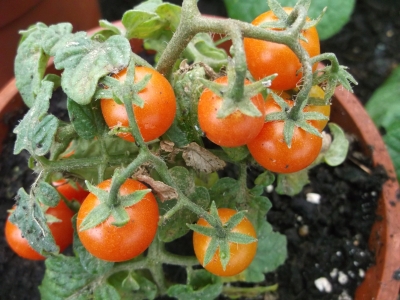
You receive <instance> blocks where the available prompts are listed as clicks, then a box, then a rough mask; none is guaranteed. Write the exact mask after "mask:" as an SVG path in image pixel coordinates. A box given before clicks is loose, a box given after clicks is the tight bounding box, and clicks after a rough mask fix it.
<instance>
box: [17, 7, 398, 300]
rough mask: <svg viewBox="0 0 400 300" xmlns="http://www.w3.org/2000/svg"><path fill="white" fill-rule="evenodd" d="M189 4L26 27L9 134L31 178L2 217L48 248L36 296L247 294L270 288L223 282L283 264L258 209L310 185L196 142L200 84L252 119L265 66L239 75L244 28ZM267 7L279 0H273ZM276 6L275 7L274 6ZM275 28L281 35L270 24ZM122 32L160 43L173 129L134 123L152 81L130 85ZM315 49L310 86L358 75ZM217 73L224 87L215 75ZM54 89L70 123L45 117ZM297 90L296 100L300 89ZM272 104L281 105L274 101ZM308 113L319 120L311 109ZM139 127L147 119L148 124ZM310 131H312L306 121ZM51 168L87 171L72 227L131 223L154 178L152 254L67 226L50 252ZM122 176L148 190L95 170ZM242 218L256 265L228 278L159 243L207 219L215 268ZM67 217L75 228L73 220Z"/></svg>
mask: <svg viewBox="0 0 400 300" xmlns="http://www.w3.org/2000/svg"><path fill="white" fill-rule="evenodd" d="M195 2H196V1H185V3H186V12H185V13H181V7H179V6H176V5H173V4H170V3H164V2H162V1H161V0H148V1H144V2H142V3H141V4H140V5H138V6H136V7H135V8H134V9H132V10H129V11H127V12H126V13H125V14H124V16H123V18H122V24H123V25H124V28H119V27H117V26H116V25H114V24H112V23H110V22H107V21H104V20H103V21H101V22H100V25H101V30H100V31H99V32H97V33H95V34H94V35H93V36H88V34H87V33H85V32H77V33H72V31H73V30H72V25H71V24H69V23H61V24H57V25H52V26H46V25H44V24H42V23H38V24H36V25H34V26H32V27H30V28H28V29H27V30H26V31H23V32H22V38H21V43H20V46H19V50H18V54H17V57H16V60H15V70H16V71H15V76H16V81H17V87H18V89H19V90H20V93H21V95H22V97H23V99H24V101H25V103H26V104H27V105H28V107H29V108H30V109H29V111H28V112H27V114H26V115H25V116H24V118H23V119H22V121H21V122H20V123H19V124H18V126H17V127H16V128H15V129H14V132H15V133H16V135H17V138H16V142H15V148H14V153H15V154H19V153H20V152H22V151H23V150H27V151H28V152H29V154H30V155H31V158H30V159H29V166H30V167H31V168H32V169H33V170H34V171H35V173H37V174H39V175H38V178H37V181H35V184H34V185H33V186H32V188H31V190H30V193H29V194H28V193H27V192H26V191H25V190H24V189H22V188H21V189H20V190H19V191H18V196H17V200H18V205H17V208H16V209H15V211H14V212H13V213H12V214H11V216H10V220H11V222H13V223H15V224H17V225H18V227H19V228H20V229H21V231H22V233H23V235H24V236H25V237H26V238H27V239H28V241H29V243H30V245H32V247H33V248H34V249H35V250H37V251H38V252H39V253H41V254H43V255H46V256H49V258H48V259H47V260H46V273H45V276H44V279H43V282H42V284H41V286H40V293H41V296H42V298H43V299H66V298H67V299H154V298H156V297H157V296H160V295H165V294H168V295H169V296H170V297H175V298H177V299H214V298H216V297H218V295H219V294H221V292H223V291H225V292H226V294H227V295H232V296H234V295H236V296H237V295H247V296H249V295H257V294H259V293H264V292H267V291H270V290H273V289H276V285H273V286H271V287H266V286H257V287H251V288H248V289H247V288H246V289H245V290H238V289H234V287H233V289H232V287H231V286H228V285H226V282H230V281H245V282H248V283H251V282H253V283H260V282H262V281H263V279H264V274H265V273H266V272H272V271H274V270H275V269H276V268H277V267H278V266H279V265H281V264H283V263H284V261H285V259H286V256H287V252H286V246H287V245H286V243H287V242H286V237H285V236H284V235H282V234H280V233H278V232H274V231H273V229H272V226H271V225H270V224H269V223H268V221H267V219H266V215H267V213H268V211H269V210H270V208H271V206H272V204H271V202H270V201H269V199H268V198H267V197H265V192H264V191H265V188H266V187H268V186H270V185H272V184H276V185H277V187H276V190H277V191H278V193H283V194H286V195H295V194H296V193H298V192H299V191H300V190H301V189H302V188H303V187H304V185H305V184H306V183H307V182H308V176H307V170H303V171H301V172H298V173H296V174H285V175H282V174H278V175H276V174H273V173H272V172H270V171H267V170H263V171H260V172H259V174H258V175H257V177H256V179H255V180H254V182H253V183H251V184H250V183H249V177H250V176H249V168H251V169H252V170H253V169H257V168H258V167H257V168H253V167H254V165H252V164H253V163H254V161H253V160H252V158H251V157H250V155H249V151H248V149H247V147H246V146H242V147H236V148H225V147H217V146H216V145H212V144H211V145H210V142H209V141H206V139H205V138H204V136H205V135H204V133H203V132H202V130H201V129H200V126H199V123H198V116H197V105H198V99H199V97H200V94H201V93H202V91H203V90H204V88H205V86H207V87H209V88H210V89H212V90H213V91H214V92H215V94H216V95H218V96H220V97H221V98H223V99H224V101H223V104H222V107H221V108H219V110H218V117H221V118H223V117H226V116H228V115H231V114H234V113H235V112H236V111H237V110H240V111H242V112H244V113H245V114H247V115H249V116H259V115H260V114H261V112H260V111H259V110H258V109H257V108H256V106H255V105H254V104H253V103H252V102H251V101H250V98H251V97H252V96H253V95H255V94H258V93H262V94H263V95H266V94H267V88H268V86H269V85H268V84H269V81H270V80H271V79H272V77H273V76H275V75H272V77H266V78H264V79H263V80H259V81H256V82H253V83H251V84H248V85H246V86H244V85H241V84H240V83H241V81H242V80H243V79H244V77H245V74H246V71H247V69H246V61H245V59H244V53H242V52H241V51H240V50H242V47H241V46H242V45H241V41H242V34H244V33H245V32H247V31H248V30H250V31H251V30H252V28H251V26H249V25H248V24H244V23H241V22H232V20H226V19H224V20H223V21H222V20H220V19H213V20H214V21H212V22H211V21H210V19H201V21H199V22H192V20H194V19H196V18H197V17H198V18H201V15H200V13H199V12H198V11H197V7H195V4H196V3H195ZM225 3H226V4H227V7H228V10H229V12H230V14H237V12H238V11H242V12H246V11H247V13H250V14H255V13H257V14H259V13H260V10H261V8H263V7H264V6H263V5H264V4H265V0H263V3H259V5H254V3H255V1H253V2H252V1H250V2H249V1H247V2H246V1H239V2H235V1H229V0H226V1H225ZM250 3H251V5H250ZM269 3H270V4H271V3H272V4H274V3H275V5H278V4H277V3H276V2H274V1H272V0H270V1H269ZM309 3H310V2H309V0H300V4H301V5H305V6H307V7H308V5H309ZM321 3H323V2H322V1H321ZM321 3H320V4H321ZM338 3H342V2H341V1H340V2H338ZM349 3H351V5H347V6H346V5H343V4H340V5H341V7H349V6H351V7H352V5H353V1H350V2H349ZM232 4H234V6H236V7H235V8H234V7H233V6H232ZM282 4H283V2H282ZM321 5H322V4H321ZM333 5H334V4H332V7H334V6H333ZM335 5H336V4H335ZM189 6H193V7H189ZM184 7H185V6H184ZM188 7H189V9H188ZM315 7H317V6H314V7H313V6H312V7H311V10H310V12H311V14H312V13H313V10H318V11H320V10H321V9H322V8H321V7H319V6H318V9H316V8H315ZM235 9H237V10H236V11H235ZM253 9H255V10H254V11H253ZM256 10H257V11H256ZM278 11H281V12H282V9H278ZM328 11H329V10H328ZM338 11H339V10H338ZM342 14H343V12H342ZM247 17H248V16H247ZM197 20H198V19H197ZM217 20H218V21H217ZM185 22H186V23H185ZM227 22H228V23H227ZM229 22H231V23H229ZM192 23H193V24H192ZM332 23H335V24H337V23H338V22H332ZM216 24H217V25H216ZM320 24H323V23H322V21H321V23H320ZM196 26H197V27H196ZM319 26H321V25H319ZM249 28H250V29H249ZM253 30H254V28H253ZM298 30H300V29H298ZM213 32H214V33H218V34H223V35H224V34H228V35H229V34H231V35H232V36H231V38H232V39H233V40H234V44H235V54H234V55H233V56H232V57H228V55H227V53H226V52H225V50H221V49H219V48H218V47H216V45H215V43H214V41H213V38H212V37H213V35H212V33H213ZM327 32H328V31H327ZM210 33H211V34H210ZM295 33H296V32H295ZM274 34H278V35H279V32H278V31H277V32H274ZM296 34H297V33H296ZM327 34H328V33H327ZM329 34H332V32H330V33H329ZM131 38H141V39H144V45H145V47H146V48H147V49H155V50H156V51H157V54H156V56H155V60H156V62H158V63H157V66H156V69H157V70H158V71H159V72H160V73H162V74H163V75H164V76H165V77H166V78H167V79H168V80H169V82H170V84H171V86H172V88H173V89H174V92H175V95H176V102H177V111H176V117H175V120H174V123H173V125H172V126H171V127H170V129H169V130H168V131H167V132H166V133H165V134H164V135H163V136H161V137H159V139H156V140H153V141H150V142H146V143H145V142H144V141H143V139H140V131H141V128H140V129H139V126H138V124H137V122H136V119H135V115H136V114H137V112H135V111H133V110H131V109H130V108H131V107H132V105H133V106H136V107H139V108H143V107H144V105H145V101H144V99H142V98H141V97H139V96H138V92H141V91H143V92H146V89H148V88H149V87H148V82H149V79H150V77H149V76H147V77H144V78H143V79H142V80H141V81H139V82H136V83H133V82H134V81H133V79H134V70H135V66H137V65H146V66H148V67H151V66H149V65H148V63H147V62H145V61H144V60H143V59H142V58H140V57H139V56H137V55H136V54H134V53H132V51H131V46H130V43H129V40H130V39H131ZM270 38H274V36H272V35H271V36H269V35H266V36H263V39H270ZM288 40H289V41H286V42H288V43H289V42H290V43H297V41H296V39H292V38H291V37H290V38H288ZM296 45H297V44H295V46H296ZM177 49H178V50H179V51H178V50H177ZM50 58H53V59H54V65H55V67H56V69H58V70H62V75H61V76H58V75H55V74H47V75H45V68H46V65H47V64H48V62H49V59H50ZM314 59H315V60H316V61H315V62H317V61H320V60H326V59H327V60H330V61H331V62H332V64H331V65H330V66H328V67H326V68H325V69H324V70H323V72H320V73H319V74H314V78H312V76H311V74H310V76H309V78H308V79H309V80H308V83H309V85H310V84H311V82H312V80H314V83H321V84H323V85H324V86H326V87H327V93H326V95H327V96H326V97H329V96H330V93H331V92H332V90H333V89H334V88H335V87H336V85H337V84H342V85H343V86H344V87H345V88H348V89H350V90H351V83H352V82H354V79H353V78H352V77H351V76H350V75H349V74H348V73H347V71H346V70H345V68H343V67H342V66H339V64H338V62H337V60H336V58H335V57H334V56H332V55H331V56H322V55H321V56H318V57H316V58H314ZM311 63H314V61H311V60H310V61H305V64H311ZM126 67H128V71H127V77H126V78H127V79H126V80H125V81H124V82H120V81H119V80H117V79H116V78H114V77H113V76H111V75H112V74H116V73H117V72H118V71H120V70H121V69H123V68H126ZM226 73H227V75H228V76H227V77H228V85H223V86H222V85H219V84H215V83H212V81H213V80H214V79H215V78H217V77H220V76H222V75H225V74H226ZM305 73H306V72H305ZM304 85H307V83H306V82H305V83H304ZM59 87H61V88H62V89H63V91H64V92H65V93H66V94H67V97H68V100H67V110H68V114H69V117H70V122H64V121H61V120H59V119H58V118H57V117H56V116H53V115H51V114H49V113H48V110H49V107H50V100H51V97H52V94H53V91H54V90H55V89H57V88H59ZM302 88H303V87H301V89H302ZM103 98H107V99H109V98H113V99H114V101H115V102H116V103H117V104H125V105H127V106H126V110H125V112H127V113H128V114H129V130H131V131H132V132H133V133H134V136H135V142H134V143H131V142H127V141H125V140H122V139H120V138H119V137H117V136H115V133H116V132H117V131H118V129H116V128H108V126H107V125H106V123H105V120H104V117H103V115H102V112H101V105H100V101H99V99H103ZM299 99H300V100H299ZM297 100H298V102H301V101H302V100H301V97H298V99H297ZM306 100H307V99H306ZM303 101H304V100H303ZM281 103H283V105H286V104H285V103H284V102H283V100H281ZM303 103H304V104H305V103H306V102H303ZM128 104H129V105H128ZM130 104H132V105H130ZM371 105H372V104H371ZM282 108H285V107H282ZM156 109H158V108H156ZM283 110H284V109H283ZM294 111H295V110H294ZM395 116H397V113H395V112H393V115H392V119H393V120H394V119H396V118H395ZM306 117H307V118H311V119H312V117H318V116H316V115H315V114H314V115H312V114H308V115H306ZM288 118H289V117H288ZM300 119H301V118H300ZM384 119H385V120H387V118H386V117H384ZM294 120H295V118H292V119H290V120H289V121H288V123H289V125H290V124H291V125H293V126H291V128H292V129H293V128H294V126H297V125H298V123H296V122H295V121H294ZM302 120H303V121H304V122H303V123H304V124H303V123H302V124H300V125H302V126H301V127H302V128H303V127H307V126H308V125H307V123H306V120H308V119H306V118H304V119H302ZM300 125H299V126H300ZM144 126H149V127H151V126H152V124H145V125H144ZM396 126H397V125H396ZM117 127H118V126H117ZM309 127H311V125H309ZM329 128H330V132H331V134H332V135H333V142H332V144H331V146H330V147H329V148H328V149H326V150H325V152H323V153H321V155H320V157H319V159H318V161H317V162H318V163H319V162H322V161H324V162H326V163H328V164H329V165H332V166H335V165H338V164H340V163H341V162H342V161H343V160H344V158H345V156H346V152H347V147H348V142H347V140H346V139H345V136H344V133H343V131H342V130H341V129H340V128H338V127H337V126H336V125H334V124H331V125H329ZM385 128H386V129H387V135H386V137H385V138H386V141H387V143H388V144H389V145H392V149H394V150H395V151H399V150H398V149H399V148H398V147H397V145H398V144H397V143H398V140H399V130H398V127H395V125H394V123H393V124H392V123H391V122H387V123H385ZM309 130H314V131H316V129H315V128H311V129H310V128H309ZM317 134H319V133H318V132H317ZM138 137H139V138H138ZM396 147H397V148H396ZM317 162H316V163H317ZM217 172H218V173H217ZM55 174H57V175H59V176H62V177H66V178H68V179H69V178H71V179H73V180H76V181H78V182H83V181H85V182H86V186H87V187H88V189H89V191H90V192H91V193H92V194H95V195H96V196H97V197H98V199H99V200H100V204H99V205H98V206H97V207H96V208H95V209H94V210H92V212H91V213H90V214H89V216H88V217H86V219H85V220H83V222H82V223H81V228H80V230H87V229H89V228H92V227H94V226H96V225H99V224H100V223H101V222H103V221H105V220H106V219H107V218H108V217H110V216H112V217H113V219H114V223H113V225H115V226H124V225H125V224H126V222H128V221H132V222H135V221H136V220H135V219H133V220H131V219H130V218H129V217H130V216H129V215H128V213H127V212H126V210H125V209H124V208H125V207H128V206H131V205H133V204H135V203H137V202H138V201H141V199H143V197H144V195H145V194H146V193H148V192H149V191H150V188H151V189H152V191H153V193H154V195H156V197H157V198H158V200H159V201H158V202H159V211H160V214H161V217H160V222H159V228H158V232H157V237H156V238H155V239H154V240H153V243H152V244H151V245H150V247H149V248H148V250H147V251H146V252H145V253H143V254H141V255H139V256H138V257H136V258H134V259H132V260H129V261H125V262H122V263H112V262H107V261H103V260H101V259H98V258H97V257H95V256H93V255H92V254H91V253H89V252H88V251H87V250H86V249H85V247H84V246H83V244H82V243H81V241H80V240H79V236H78V234H77V229H76V228H74V241H73V251H74V256H64V255H60V254H58V250H59V249H58V247H57V245H56V244H55V241H54V238H53V237H52V234H51V232H50V230H49V227H48V225H47V222H46V214H45V209H46V208H47V207H48V206H52V207H54V206H56V205H57V204H58V202H59V201H60V195H59V194H58V192H57V191H56V189H55V188H54V187H53V186H52V185H51V184H50V183H49V182H50V178H52V177H53V176H54V175H55ZM222 174H224V175H222ZM220 176H221V177H222V178H220ZM223 176H225V177H223ZM131 177H132V178H137V179H138V180H140V181H143V182H145V183H146V184H148V186H149V189H145V190H140V191H138V192H136V193H132V194H130V195H126V196H121V195H120V193H118V191H117V190H113V189H111V190H112V191H114V192H116V193H115V194H113V195H111V192H110V191H105V190H101V189H99V188H97V187H95V184H96V183H98V182H100V181H103V180H105V179H109V178H113V181H114V180H115V181H114V182H117V183H121V182H124V181H125V180H126V179H127V178H131ZM249 185H251V187H249ZM217 208H231V209H235V210H236V211H237V212H236V214H234V215H233V216H232V218H231V219H230V220H229V221H228V222H227V223H226V224H225V225H224V226H222V224H221V222H219V223H218V221H216V220H217V219H218V220H219V218H218V217H217ZM244 217H246V218H247V219H248V220H249V221H250V222H251V223H252V224H253V226H254V228H255V230H256V232H257V239H258V250H257V254H256V257H255V259H254V261H253V262H252V264H251V265H250V266H249V267H248V268H247V269H246V270H245V271H244V272H242V273H240V274H238V275H236V276H233V277H230V278H225V279H224V280H223V279H222V278H220V277H218V276H215V275H212V274H211V273H209V272H207V271H206V270H204V269H198V268H197V266H198V264H199V262H198V261H197V260H196V258H195V257H187V256H181V255H177V254H173V253H169V252H168V251H167V250H166V249H165V248H166V247H165V243H174V242H177V239H179V238H181V237H183V236H184V235H186V234H187V233H188V232H189V231H190V229H193V230H196V231H199V232H201V233H204V234H206V235H209V234H210V233H211V235H213V234H212V233H215V231H216V227H218V228H219V229H221V228H222V231H223V234H222V236H223V237H218V238H215V236H216V235H215V234H214V235H213V236H214V238H213V241H212V242H211V246H210V247H209V248H208V249H207V250H206V257H205V262H206V263H207V262H208V261H210V260H211V258H212V257H213V254H214V253H215V251H216V250H217V249H218V250H219V252H220V254H221V262H222V264H223V266H227V264H228V262H229V260H230V253H229V252H230V250H229V245H228V242H233V243H253V242H254V241H255V239H254V238H253V237H250V236H248V235H245V234H238V233H235V232H233V231H232V229H233V228H234V227H235V226H236V225H237V224H239V223H240V221H241V220H242V219H243V218H244ZM199 218H204V219H205V220H206V221H207V222H208V223H209V224H211V225H212V226H211V227H203V226H197V225H194V223H196V221H197V220H198V219H199ZM213 221H214V222H213ZM73 224H74V225H73V226H74V227H76V217H74V218H73ZM219 232H220V233H221V231H219ZM116 238H118V239H122V238H127V237H116ZM163 263H165V264H171V265H176V266H180V267H181V268H183V269H185V270H186V275H187V283H186V284H175V283H174V282H170V281H169V280H167V278H165V275H164V273H163V266H162V265H163ZM168 279H169V278H168ZM249 297H250V296H249Z"/></svg>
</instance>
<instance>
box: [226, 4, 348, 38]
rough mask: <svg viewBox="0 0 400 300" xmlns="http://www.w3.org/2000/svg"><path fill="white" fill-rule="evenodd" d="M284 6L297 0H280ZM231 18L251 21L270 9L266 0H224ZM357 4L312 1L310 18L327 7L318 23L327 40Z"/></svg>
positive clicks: (321, 36)
mask: <svg viewBox="0 0 400 300" xmlns="http://www.w3.org/2000/svg"><path fill="white" fill-rule="evenodd" d="M278 2H279V3H280V4H281V5H282V6H289V7H293V6H294V5H295V4H296V2H297V1H296V0H278ZM224 3H225V6H226V9H227V11H228V15H229V17H230V18H234V19H238V20H242V21H246V22H251V21H253V20H254V19H255V18H256V17H257V16H258V15H260V14H261V13H262V12H265V11H268V10H269V7H268V4H267V1H266V0H252V1H241V0H224ZM354 5H355V1H354V0H338V1H331V0H318V1H312V2H311V6H310V8H309V11H308V13H309V16H310V18H317V17H318V16H319V15H320V14H321V12H322V10H323V9H324V8H325V7H327V8H328V9H327V11H326V12H325V14H324V17H323V18H322V20H321V21H320V22H318V24H317V30H318V33H319V37H320V39H321V40H326V39H328V38H330V37H331V36H333V35H335V34H336V33H338V32H339V31H340V30H341V29H342V28H343V26H344V25H346V24H347V22H348V21H349V20H350V16H351V13H352V12H353V9H354Z"/></svg>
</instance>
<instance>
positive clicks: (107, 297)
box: [94, 283, 121, 300]
mask: <svg viewBox="0 0 400 300" xmlns="http://www.w3.org/2000/svg"><path fill="white" fill-rule="evenodd" d="M119 299H121V297H120V296H119V294H118V292H117V290H116V289H115V288H114V287H113V286H111V285H109V284H104V283H103V284H100V285H98V286H97V287H96V288H95V290H94V300H119Z"/></svg>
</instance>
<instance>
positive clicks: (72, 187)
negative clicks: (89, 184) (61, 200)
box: [53, 179, 89, 204]
mask: <svg viewBox="0 0 400 300" xmlns="http://www.w3.org/2000/svg"><path fill="white" fill-rule="evenodd" d="M53 185H54V186H55V188H56V189H57V191H58V192H59V193H60V194H61V195H63V196H64V197H65V199H67V200H70V201H72V200H76V201H78V202H79V203H80V204H82V202H83V200H85V198H86V196H87V195H89V192H88V191H86V190H84V189H83V188H82V187H81V185H80V184H79V183H77V182H75V183H74V184H70V183H69V182H68V180H66V179H60V180H58V181H55V182H53Z"/></svg>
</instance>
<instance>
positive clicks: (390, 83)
mask: <svg viewBox="0 0 400 300" xmlns="http://www.w3.org/2000/svg"><path fill="white" fill-rule="evenodd" d="M399 82H400V67H397V68H396V69H394V70H393V72H392V74H391V75H390V76H389V78H388V79H387V80H386V81H385V82H384V83H383V84H382V86H380V87H379V88H378V89H377V90H376V91H375V92H374V93H373V95H372V96H371V98H370V99H369V100H368V102H367V104H366V105H365V108H366V109H367V111H368V113H369V115H370V116H371V118H372V120H373V121H374V123H375V124H376V126H378V127H380V128H382V129H384V134H383V140H384V142H385V144H386V146H387V148H388V151H389V154H390V156H391V158H392V160H393V163H394V166H395V169H396V173H397V178H398V179H399V180H400V155H399V154H400V148H399V140H400V130H399V128H400V126H399V119H400V102H399V96H400V84H399Z"/></svg>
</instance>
